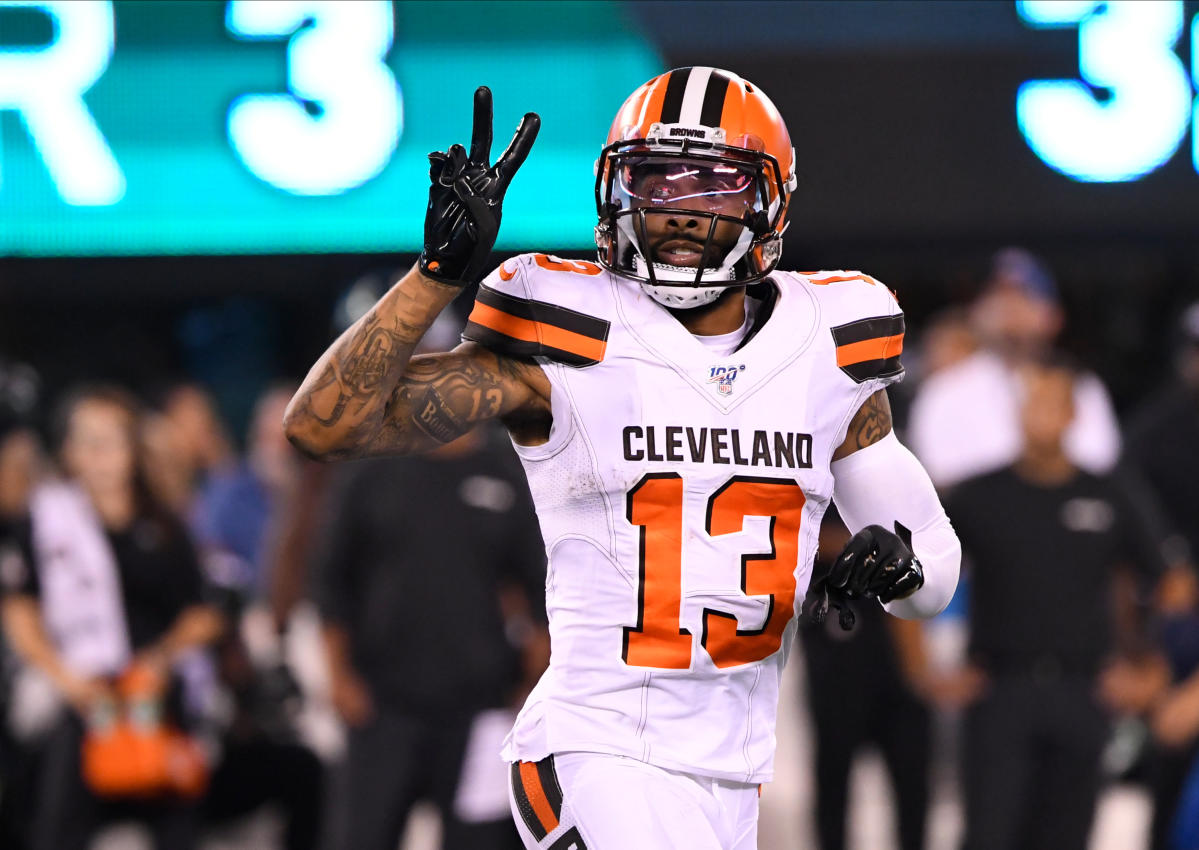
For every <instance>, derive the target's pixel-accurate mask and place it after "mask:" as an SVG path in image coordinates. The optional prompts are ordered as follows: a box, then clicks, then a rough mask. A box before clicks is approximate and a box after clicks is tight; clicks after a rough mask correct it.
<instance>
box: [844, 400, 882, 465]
mask: <svg viewBox="0 0 1199 850" xmlns="http://www.w3.org/2000/svg"><path fill="white" fill-rule="evenodd" d="M890 433H891V402H890V400H889V399H888V398H887V391H886V390H879V391H878V392H876V393H874V394H873V395H871V396H870V398H868V399H866V401H864V402H863V403H862V406H861V407H859V408H858V412H857V413H855V414H854V415H853V420H852V421H850V423H849V430H848V431H846V433H845V439H844V440H843V441H842V443H841V445H839V446H837V450H836V451H835V452H833V460H835V461H837V460H841V458H843V457H848V456H849V455H851V454H853V453H854V452H856V451H858V450H859V449H864V448H866V447H867V446H871V445H874V444H875V443H877V442H878V441H879V440H881V439H882V438H883V437H885V436H887V435H888V434H890Z"/></svg>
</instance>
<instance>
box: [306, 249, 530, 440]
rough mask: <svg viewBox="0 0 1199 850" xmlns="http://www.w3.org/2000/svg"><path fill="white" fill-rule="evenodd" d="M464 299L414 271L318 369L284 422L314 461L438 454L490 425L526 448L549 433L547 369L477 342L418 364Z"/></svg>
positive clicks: (455, 289) (326, 355) (310, 375)
mask: <svg viewBox="0 0 1199 850" xmlns="http://www.w3.org/2000/svg"><path fill="white" fill-rule="evenodd" d="M460 291H461V289H460V288H458V287H456V286H450V285H447V284H444V283H440V282H438V281H436V280H434V279H432V278H430V277H428V276H426V275H424V274H422V273H421V272H420V270H419V269H417V268H413V269H412V270H411V271H410V272H408V274H406V275H405V276H404V277H403V278H402V279H401V280H400V281H399V282H398V283H397V284H396V285H395V286H394V287H392V288H391V290H390V291H389V292H388V293H387V294H386V295H384V296H383V297H382V298H381V299H380V300H379V302H378V303H377V304H375V306H374V307H372V308H371V310H370V311H369V312H367V314H366V315H364V316H363V317H362V318H361V319H359V320H358V321H357V322H355V323H354V324H353V325H352V326H351V327H350V328H348V329H347V330H346V331H345V333H343V334H342V335H341V336H340V337H338V338H337V340H336V341H335V342H334V343H333V345H331V346H330V347H329V350H328V351H326V352H325V353H324V355H322V356H321V358H320V359H319V360H318V361H317V362H316V364H315V365H314V366H313V367H312V369H311V371H309V373H308V377H306V378H305V379H304V383H303V384H302V385H301V386H300V389H299V390H298V391H297V392H296V394H295V396H294V397H293V398H292V400H291V403H290V404H289V405H288V408H287V413H286V415H285V416H284V427H285V429H286V431H287V437H288V439H289V440H291V442H292V443H293V444H294V445H295V446H296V447H297V448H299V449H300V450H301V451H302V452H304V453H305V454H306V455H308V456H309V457H313V458H317V459H319V460H340V459H343V458H352V457H363V456H366V455H373V454H409V453H413V452H420V451H426V450H428V449H432V448H436V447H437V446H439V445H442V444H444V443H448V442H451V441H452V440H454V439H456V438H458V437H460V436H462V435H463V434H465V433H466V432H467V431H469V430H470V429H471V428H473V427H474V426H475V425H477V424H478V423H480V422H483V421H485V420H488V419H496V418H504V419H505V421H506V424H508V425H509V428H510V430H512V432H513V435H514V436H515V437H516V438H517V439H518V441H522V442H536V441H537V440H538V438H539V435H541V434H543V433H548V422H549V382H548V380H546V378H545V376H544V374H543V373H542V371H541V369H540V368H539V367H537V366H536V365H535V364H532V363H524V362H520V361H515V360H511V359H508V358H504V357H499V356H497V355H495V354H492V353H491V352H489V351H487V350H486V349H483V348H481V347H479V346H477V345H475V344H473V343H466V344H464V345H460V346H458V348H457V349H455V350H454V351H451V352H447V353H444V354H431V355H422V356H419V357H415V358H414V357H412V352H413V350H414V349H415V348H416V344H417V343H418V342H419V341H420V338H421V337H422V336H423V335H424V333H425V331H426V330H428V328H429V326H430V325H431V324H432V323H433V320H434V319H435V318H436V317H437V315H438V314H439V313H440V312H441V311H442V309H443V308H444V307H445V306H446V305H447V304H449V303H450V301H452V300H453V299H454V296H455V295H457V294H458V293H459V292H460Z"/></svg>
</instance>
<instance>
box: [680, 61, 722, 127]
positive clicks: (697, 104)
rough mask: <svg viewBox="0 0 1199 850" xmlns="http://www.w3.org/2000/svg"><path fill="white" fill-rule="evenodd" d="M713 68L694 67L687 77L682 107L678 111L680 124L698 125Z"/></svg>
mask: <svg viewBox="0 0 1199 850" xmlns="http://www.w3.org/2000/svg"><path fill="white" fill-rule="evenodd" d="M713 70H715V69H713V68H705V67H696V68H692V69H691V74H690V76H688V77H687V88H686V89H685V90H684V91H683V107H682V109H681V110H680V111H679V122H678V123H680V124H684V125H688V126H698V125H699V119H700V115H702V114H703V109H704V95H705V94H707V91H708V80H709V79H710V78H711V76H712V71H713Z"/></svg>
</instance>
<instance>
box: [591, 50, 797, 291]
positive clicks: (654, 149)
mask: <svg viewBox="0 0 1199 850" xmlns="http://www.w3.org/2000/svg"><path fill="white" fill-rule="evenodd" d="M795 186H796V176H795V149H794V148H793V147H792V146H791V137H790V135H789V134H788V133H787V127H786V125H785V124H784V123H783V119H782V116H780V115H779V112H778V110H777V109H776V108H775V106H774V104H773V103H771V102H770V99H769V98H767V97H766V95H765V94H763V93H762V91H761V90H760V89H758V88H757V87H756V86H754V85H753V84H752V83H750V82H748V81H746V80H743V79H742V78H741V77H739V76H737V75H736V74H733V73H731V72H729V71H722V70H720V69H718V68H707V67H694V68H677V69H675V70H673V71H668V72H666V73H665V74H661V75H659V76H657V77H655V78H654V79H652V80H650V81H649V82H647V83H645V84H644V85H643V86H641V87H640V88H638V89H637V90H636V91H635V92H633V94H632V95H630V96H629V98H628V100H626V101H625V102H624V105H623V106H621V108H620V111H619V112H618V113H617V115H616V120H615V121H613V122H612V128H611V129H610V130H609V131H608V141H607V144H606V146H605V147H604V149H603V151H601V153H600V157H599V159H598V161H597V162H596V182H595V202H596V210H597V213H598V216H599V223H598V224H597V225H596V228H595V242H596V247H597V248H598V252H599V261H600V264H601V265H603V266H604V267H605V268H608V269H610V270H612V271H614V272H617V273H619V274H622V275H625V276H628V277H632V278H634V279H636V280H639V281H641V282H642V285H643V286H644V287H645V289H646V291H647V292H649V294H650V295H651V296H653V297H654V298H655V299H656V300H657V301H659V302H660V303H662V304H664V305H666V306H668V307H678V308H688V307H696V306H700V305H702V304H707V303H710V302H711V301H713V300H715V299H716V297H717V296H719V294H720V293H721V292H722V291H723V290H725V289H726V288H728V287H729V286H734V285H739V284H744V283H751V282H753V281H756V280H761V279H762V278H764V277H765V276H766V275H768V274H769V273H770V272H771V271H772V270H773V269H774V268H775V266H776V265H778V261H779V256H780V255H781V253H782V234H783V230H784V229H785V224H784V220H785V218H786V215H787V204H788V202H789V200H790V197H791V193H792V192H793V191H794V189H795Z"/></svg>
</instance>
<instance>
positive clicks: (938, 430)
mask: <svg viewBox="0 0 1199 850" xmlns="http://www.w3.org/2000/svg"><path fill="white" fill-rule="evenodd" d="M969 315H970V326H971V329H972V330H973V332H974V335H975V337H976V338H977V340H978V341H979V343H980V347H979V349H978V350H977V351H975V352H974V353H972V354H970V355H968V356H966V357H965V358H964V359H961V360H960V361H958V362H956V363H953V364H952V365H949V366H946V367H945V368H943V369H941V370H939V371H937V372H936V373H935V374H931V375H930V376H929V377H928V379H927V380H926V381H924V382H923V383H922V384H921V385H920V386H919V388H918V389H917V392H916V395H915V397H914V399H913V401H912V405H911V411H910V415H909V418H908V426H907V437H908V442H909V443H910V445H911V446H912V451H913V452H914V453H915V454H916V456H917V457H919V458H920V461H921V463H923V464H924V468H925V469H927V470H928V474H929V476H930V477H931V478H932V479H933V483H935V484H936V485H937V486H938V487H939V488H944V487H949V486H951V485H953V484H955V483H957V482H959V481H963V480H965V479H966V478H970V477H972V476H975V475H980V474H982V473H984V472H989V471H992V470H995V469H999V468H1001V467H1005V466H1008V465H1009V464H1011V463H1013V462H1015V460H1016V458H1017V457H1018V456H1019V454H1020V450H1021V442H1022V431H1021V423H1020V382H1019V377H1018V371H1019V368H1020V366H1021V364H1022V363H1025V362H1027V361H1028V360H1030V359H1035V358H1037V357H1041V356H1043V355H1044V354H1045V353H1046V352H1047V351H1049V350H1050V349H1051V348H1052V346H1053V343H1054V340H1055V339H1056V338H1057V336H1058V334H1059V333H1060V331H1061V329H1062V325H1063V322H1064V315H1063V312H1062V307H1061V303H1060V300H1059V296H1058V291H1057V285H1056V283H1055V282H1054V279H1053V276H1052V274H1051V273H1050V271H1049V269H1048V268H1046V266H1045V265H1044V263H1042V262H1041V261H1040V260H1039V259H1037V258H1036V257H1034V256H1033V255H1032V254H1030V253H1029V252H1027V251H1025V250H1023V249H1019V248H1008V249H1005V250H1003V251H1000V252H999V253H998V254H996V255H995V259H994V262H993V265H992V268H991V273H990V276H989V277H988V279H987V281H986V283H985V285H984V288H983V291H982V294H981V295H980V296H979V297H978V299H977V300H976V301H975V302H974V304H972V305H971V307H970V312H969ZM1074 409H1075V417H1074V419H1073V420H1072V422H1071V423H1070V426H1069V428H1068V429H1067V431H1066V435H1065V438H1064V440H1065V446H1066V454H1067V456H1068V457H1069V458H1070V459H1071V461H1072V462H1073V463H1074V464H1075V465H1076V466H1078V467H1080V468H1081V469H1084V470H1086V471H1088V472H1092V473H1103V472H1107V471H1109V470H1110V469H1111V468H1112V467H1113V466H1114V465H1115V463H1116V459H1117V457H1118V455H1119V452H1120V430H1119V425H1118V423H1117V421H1116V416H1115V412H1114V410H1113V408H1112V403H1111V399H1110V398H1109V396H1108V393H1107V390H1106V389H1105V388H1104V386H1103V384H1102V383H1101V382H1100V380H1099V378H1097V377H1096V376H1095V375H1093V374H1091V373H1089V372H1084V373H1081V374H1080V375H1079V376H1078V380H1077V381H1076V382H1075V385H1074Z"/></svg>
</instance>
